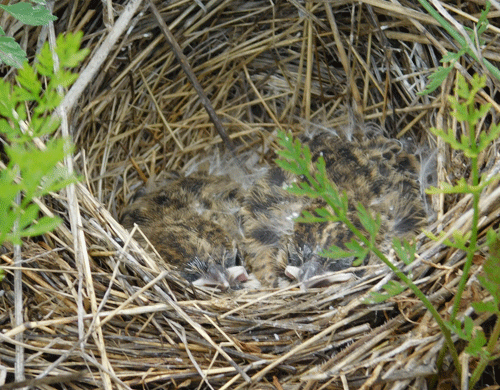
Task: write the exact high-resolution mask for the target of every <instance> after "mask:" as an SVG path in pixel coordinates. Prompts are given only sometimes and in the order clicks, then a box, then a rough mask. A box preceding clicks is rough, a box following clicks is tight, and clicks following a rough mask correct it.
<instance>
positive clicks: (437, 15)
mask: <svg viewBox="0 0 500 390" xmlns="http://www.w3.org/2000/svg"><path fill="white" fill-rule="evenodd" d="M418 2H419V3H420V4H421V5H422V7H424V8H425V10H426V11H427V12H428V13H429V14H430V15H431V16H432V17H433V18H434V19H436V20H437V21H438V23H439V24H440V25H441V26H442V27H443V28H444V29H445V30H446V31H447V32H448V34H450V35H451V36H452V37H453V39H455V40H456V41H457V42H458V43H459V44H460V46H461V47H462V48H465V49H466V50H467V54H469V55H470V56H471V57H472V58H474V60H476V61H477V62H482V63H483V64H484V66H485V67H486V68H487V69H488V70H489V71H490V72H491V74H492V75H493V76H495V77H496V78H497V79H498V80H500V70H499V69H498V68H497V67H495V66H494V65H493V64H492V63H491V62H489V61H488V60H487V59H486V58H482V61H480V60H479V58H477V56H476V54H474V51H473V50H471V49H470V48H469V46H468V44H467V41H466V40H465V39H464V37H463V36H462V35H461V34H460V33H459V32H458V31H457V30H455V29H454V28H453V26H452V25H451V24H450V23H448V21H447V20H446V19H445V18H443V17H442V16H441V14H440V13H439V12H438V11H437V10H436V9H435V8H434V7H433V6H432V5H430V4H429V3H428V2H427V0H418Z"/></svg>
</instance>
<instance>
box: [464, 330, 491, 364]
mask: <svg viewBox="0 0 500 390" xmlns="http://www.w3.org/2000/svg"><path fill="white" fill-rule="evenodd" d="M486 342H487V340H486V337H485V336H484V332H483V331H482V330H477V331H476V332H475V335H474V337H472V339H471V340H470V341H469V344H468V345H467V347H466V348H465V352H466V353H468V354H469V355H471V356H474V357H478V356H479V355H480V354H481V353H483V354H484V353H487V352H486V351H485V350H483V347H484V346H485V345H486Z"/></svg>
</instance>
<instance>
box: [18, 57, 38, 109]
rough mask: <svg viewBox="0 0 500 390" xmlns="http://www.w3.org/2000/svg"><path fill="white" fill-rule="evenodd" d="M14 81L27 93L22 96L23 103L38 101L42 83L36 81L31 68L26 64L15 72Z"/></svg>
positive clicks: (36, 77)
mask: <svg viewBox="0 0 500 390" xmlns="http://www.w3.org/2000/svg"><path fill="white" fill-rule="evenodd" d="M16 80H17V81H18V82H19V84H20V85H21V87H23V88H24V90H25V91H27V92H28V93H29V94H25V95H24V96H23V100H24V101H30V100H37V101H38V100H39V97H40V92H41V91H42V83H41V82H40V80H39V79H38V76H37V74H36V73H35V71H34V70H33V68H32V67H31V66H30V65H29V64H28V63H27V62H26V63H25V64H24V66H23V67H22V68H21V69H19V71H18V72H17V78H16Z"/></svg>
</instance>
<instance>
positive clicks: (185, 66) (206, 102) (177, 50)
mask: <svg viewBox="0 0 500 390" xmlns="http://www.w3.org/2000/svg"><path fill="white" fill-rule="evenodd" d="M149 7H150V8H151V11H153V14H154V16H155V17H156V20H157V21H158V25H159V26H160V29H161V31H162V32H163V35H165V38H166V39H167V42H168V44H169V45H170V47H171V48H172V51H173V52H174V55H175V57H176V58H177V61H179V63H180V65H181V67H182V70H183V71H184V72H185V73H186V76H187V77H188V79H189V81H190V82H191V84H192V86H193V88H194V89H195V91H196V93H197V94H198V96H199V98H200V101H201V104H202V105H203V107H204V108H205V110H206V111H207V114H208V116H209V117H210V120H211V121H212V123H213V124H214V126H215V129H216V130H217V132H218V133H219V135H220V137H221V138H222V140H223V141H224V143H225V144H226V146H227V147H228V148H229V150H230V151H231V152H233V153H234V146H233V143H232V142H231V140H230V139H229V137H228V135H227V133H226V130H224V127H223V126H222V123H221V121H220V119H219V117H218V116H217V114H216V112H215V110H214V108H213V107H212V103H211V102H210V99H208V96H207V95H206V94H205V91H203V88H202V86H201V84H200V82H199V81H198V79H197V78H196V75H195V74H194V72H193V70H192V69H191V66H190V65H189V62H188V59H187V57H186V56H185V55H184V53H183V52H182V49H181V47H180V46H179V44H178V43H177V41H176V40H175V37H174V36H173V34H172V33H171V32H170V29H169V28H168V26H167V24H166V23H165V22H164V20H163V19H162V17H161V15H160V12H159V11H158V9H157V8H156V7H155V5H154V4H153V2H152V1H151V0H149Z"/></svg>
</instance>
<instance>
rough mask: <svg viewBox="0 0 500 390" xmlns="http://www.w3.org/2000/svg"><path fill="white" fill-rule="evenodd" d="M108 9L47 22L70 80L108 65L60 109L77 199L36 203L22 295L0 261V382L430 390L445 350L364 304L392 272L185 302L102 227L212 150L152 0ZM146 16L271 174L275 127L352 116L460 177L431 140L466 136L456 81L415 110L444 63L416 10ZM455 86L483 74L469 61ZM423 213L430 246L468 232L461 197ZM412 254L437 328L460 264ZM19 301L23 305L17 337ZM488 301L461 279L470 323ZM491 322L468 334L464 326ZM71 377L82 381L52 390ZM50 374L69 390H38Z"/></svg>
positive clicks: (495, 214) (452, 158)
mask: <svg viewBox="0 0 500 390" xmlns="http://www.w3.org/2000/svg"><path fill="white" fill-rule="evenodd" d="M103 3H104V4H107V5H110V6H111V2H97V1H90V0H86V1H74V2H71V1H69V2H67V1H60V2H57V6H56V9H55V13H56V14H57V15H58V17H59V20H58V21H57V22H56V24H55V29H56V31H57V32H61V31H74V30H77V29H83V31H84V32H85V37H84V45H85V46H86V47H88V48H90V49H91V55H90V56H89V58H88V60H87V62H86V64H84V65H83V67H82V70H84V69H86V71H88V70H89V69H91V68H92V67H93V66H94V65H93V62H92V61H96V60H97V59H98V58H103V59H104V62H103V64H102V66H100V67H99V68H98V71H97V73H96V74H95V75H94V76H92V77H91V79H90V80H91V82H90V83H89V84H88V85H85V87H86V88H85V89H84V91H83V92H82V93H81V95H79V94H78V93H76V92H74V90H73V91H71V92H70V97H71V99H78V100H77V104H76V103H75V101H76V100H70V99H68V100H67V101H66V104H67V106H66V107H67V109H68V112H71V115H70V116H69V125H70V128H71V131H72V135H73V138H74V140H75V142H76V144H77V148H78V153H77V155H76V156H75V158H74V164H75V167H76V169H77V170H78V172H80V173H81V174H82V175H83V176H84V180H83V182H82V183H81V184H79V185H77V186H75V188H74V189H73V191H74V195H72V193H71V192H70V193H69V194H70V195H68V196H67V195H65V194H61V195H54V196H53V197H52V198H50V199H46V200H45V205H46V209H45V210H46V212H47V213H49V212H53V213H57V214H59V215H61V216H63V218H64V219H65V221H66V223H65V224H64V225H63V226H61V227H60V228H59V229H57V230H56V231H55V232H54V233H53V234H49V235H47V236H46V237H45V238H44V240H42V241H38V242H31V241H30V242H27V243H26V244H25V245H24V246H23V248H22V249H23V253H22V259H23V260H22V266H23V268H22V277H23V289H22V291H21V290H18V289H14V287H13V286H14V284H13V272H14V269H15V268H16V267H14V256H13V254H12V252H11V251H10V250H9V249H8V248H6V249H7V250H5V251H4V252H3V254H2V255H1V259H2V262H1V264H2V267H3V268H4V269H5V270H6V272H7V277H6V279H5V280H4V282H3V283H2V288H3V289H4V290H5V293H4V295H3V296H1V297H0V324H1V325H0V326H1V327H2V330H3V331H2V332H1V333H0V338H1V340H2V347H1V348H0V377H1V376H2V373H5V374H7V375H8V376H7V382H12V381H13V378H14V376H13V372H14V361H15V358H16V356H18V357H19V354H20V353H21V352H22V351H24V358H25V362H24V366H25V372H26V377H27V378H35V377H36V378H37V380H40V381H42V382H37V383H38V384H37V385H36V386H35V387H37V388H43V389H53V388H54V389H55V388H68V389H90V388H104V389H111V388H117V389H128V388H148V389H153V388H169V389H170V388H182V387H184V388H193V389H195V388H213V389H235V388H236V389H239V388H255V389H267V388H269V389H299V388H300V389H302V388H303V389H337V388H338V389H352V388H363V389H405V388H424V382H425V380H426V379H427V378H428V377H429V376H430V375H431V374H432V373H433V370H434V363H435V359H436V356H437V353H438V351H439V349H440V348H441V346H442V344H443V339H442V338H441V336H440V333H439V329H438V328H437V326H436V325H435V323H434V321H433V320H432V318H431V317H430V316H429V315H428V314H427V313H426V312H425V310H424V309H423V306H422V305H421V303H420V302H419V301H418V300H416V299H415V298H414V297H413V295H411V294H409V293H405V294H402V295H400V296H398V297H396V298H394V299H392V300H390V301H389V302H386V303H384V304H380V305H365V304H364V303H363V302H362V301H363V299H364V298H365V297H366V296H367V294H369V292H370V291H374V290H380V287H381V285H382V284H383V283H385V282H387V281H388V280H389V279H390V278H391V275H388V272H387V270H386V269H384V268H382V267H380V268H379V269H372V270H370V272H367V273H366V276H364V277H363V278H361V279H360V280H357V281H355V282H350V283H349V284H347V285H341V286H333V287H330V288H328V289H322V290H317V291H310V292H307V293H304V292H301V291H299V290H298V289H297V288H291V289H287V290H279V291H277V290H263V291H258V292H249V291H240V292H235V293H234V292H233V293H214V292H211V291H208V290H194V289H193V288H192V287H191V286H189V285H187V284H186V282H185V281H184V280H182V279H179V278H177V277H176V276H175V274H174V273H171V272H166V271H164V270H162V269H159V268H158V265H157V263H156V262H155V261H154V259H153V258H152V257H151V256H149V255H148V254H147V253H145V252H144V251H143V250H142V249H141V248H139V247H138V246H137V244H136V243H135V242H134V241H133V240H130V238H129V235H128V233H127V232H126V231H125V230H124V229H123V228H122V227H121V226H120V225H119V224H118V223H117V222H116V219H117V217H118V215H119V212H120V209H121V208H122V206H123V205H124V204H126V203H127V201H128V200H129V198H130V196H131V194H132V193H133V192H134V190H135V189H136V188H138V187H139V186H140V185H142V184H143V182H144V181H145V180H147V179H149V178H155V177H157V176H158V175H160V174H161V172H163V171H165V170H182V169H183V167H185V166H186V165H189V164H190V163H192V161H193V159H194V158H199V156H206V155H207V154H210V153H212V152H213V148H214V145H215V146H217V147H222V146H223V145H222V142H221V138H220V137H219V136H218V135H217V133H216V130H215V128H214V125H213V124H212V123H211V121H210V120H209V116H208V114H207V113H206V111H205V110H204V109H203V106H202V105H201V103H200V99H199V96H198V94H197V93H196V91H195V90H194V88H193V87H192V86H191V84H190V83H189V82H188V79H187V77H186V73H185V72H184V71H183V70H182V69H181V68H180V66H179V63H178V62H177V61H176V59H175V56H174V53H173V51H172V50H171V49H170V47H169V46H168V45H167V44H166V41H165V38H164V36H163V35H162V34H161V32H160V30H159V28H158V25H157V22H156V19H155V17H154V15H153V14H152V12H151V11H150V10H149V8H148V7H147V6H146V5H147V2H144V4H141V5H140V6H139V8H138V10H139V11H140V13H134V14H133V18H132V19H131V20H130V21H125V22H123V21H122V20H119V19H118V17H117V16H119V15H120V14H121V13H122V11H123V5H118V4H117V3H118V2H114V3H113V4H112V7H114V12H109V10H108V9H105V10H104V11H103V9H102V7H103ZM128 3H130V4H133V3H140V2H138V1H135V2H134V1H130V2H128ZM461 3H462V2H458V1H456V2H455V1H452V2H446V4H443V6H446V8H447V10H448V11H449V12H450V13H451V14H452V15H453V17H454V18H455V19H456V20H457V21H459V22H460V23H463V24H465V25H468V26H471V21H474V18H477V17H478V13H479V11H480V8H479V7H480V5H476V2H473V1H471V2H465V3H464V4H463V5H462V6H459V4H461ZM478 3H481V2H479V1H478ZM155 4H156V5H157V7H158V9H159V10H160V12H161V15H162V17H163V19H164V20H165V22H166V23H167V24H168V26H169V27H170V29H171V31H172V32H173V34H174V35H175V39H176V41H177V42H178V44H179V45H180V46H181V48H182V49H183V52H184V54H185V55H186V57H187V59H188V62H189V64H190V65H191V67H192V69H193V71H194V73H195V74H196V75H197V77H198V80H199V81H200V83H201V85H202V87H203V89H204V91H205V92H206V94H207V95H208V97H209V99H210V101H211V103H212V105H213V106H214V108H215V110H216V112H217V114H218V116H219V118H220V120H221V122H222V123H223V126H224V128H225V130H226V132H227V134H228V135H229V137H230V139H231V140H232V142H233V143H234V144H235V145H238V147H239V150H240V151H245V150H253V151H256V152H258V153H259V154H260V156H261V159H262V161H265V160H270V158H271V157H272V153H271V150H272V148H273V147H274V146H275V140H276V138H275V135H276V132H275V130H276V129H278V128H281V129H290V130H292V131H294V132H300V131H302V130H303V129H304V128H307V127H308V126H309V125H311V124H321V125H323V126H329V127H339V126H345V125H346V124H348V123H349V121H350V120H352V118H353V117H354V118H356V120H361V121H372V122H375V123H378V124H381V125H383V126H384V127H385V128H386V129H387V133H388V134H389V135H390V136H393V137H403V138H408V137H410V138H411V139H412V140H413V142H415V143H416V144H426V145H430V147H431V148H436V149H437V153H438V164H439V165H438V176H439V178H440V180H445V181H450V182H453V181H454V180H455V179H456V178H457V177H461V176H464V175H465V176H467V175H468V172H469V168H468V165H467V160H466V159H465V158H464V156H462V155H461V154H458V153H455V152H452V151H450V150H449V149H447V147H445V146H444V145H443V144H442V143H436V140H435V139H434V138H433V137H432V136H431V134H430V133H429V132H428V130H427V129H428V128H429V127H430V126H433V125H434V126H435V125H439V126H442V127H449V126H451V127H453V128H455V129H456V131H457V132H459V131H460V124H457V123H455V122H454V121H453V120H451V119H450V117H449V113H448V106H447V100H446V95H447V94H449V93H451V91H452V89H453V87H454V82H455V78H454V77H449V79H448V81H447V82H446V83H445V84H444V85H443V89H442V93H441V94H439V93H435V94H434V95H433V96H419V95H417V93H418V92H419V91H422V90H423V89H424V87H425V85H426V82H427V76H428V75H429V74H430V73H431V72H432V71H433V70H434V69H435V68H436V67H437V66H438V65H439V62H438V60H439V58H441V56H442V54H443V53H444V52H445V50H448V49H450V50H454V46H453V43H452V42H451V41H450V40H449V38H448V36H446V35H444V34H443V32H442V30H441V29H440V28H439V27H438V26H437V24H436V22H435V21H434V20H433V19H432V18H431V17H429V16H428V15H427V14H426V13H425V12H423V10H422V9H420V8H419V7H418V6H416V5H415V2H411V1H407V0H401V1H400V2H399V3H398V2H389V1H382V0H377V1H374V0H361V1H358V0H356V1H349V0H344V1H331V2H327V1H310V2H299V1H295V0H290V1H288V2H285V1H281V0H278V1H277V2H274V3H273V2H272V1H251V0H250V1H242V0H220V1H219V0H216V1H212V2H210V3H208V2H206V4H204V7H205V8H206V9H202V8H200V5H201V3H200V2H198V3H197V2H195V1H183V0H174V1H171V2H159V1H155ZM494 15H495V16H498V11H494ZM2 18H3V19H1V20H2V22H1V23H2V26H6V27H4V29H5V30H6V32H7V33H8V34H11V35H15V36H16V37H18V38H19V41H20V40H21V37H23V39H24V41H23V42H24V43H25V44H26V47H27V48H28V53H30V50H31V54H33V51H34V48H35V47H37V41H36V39H37V37H38V33H40V30H41V32H42V34H40V36H41V37H42V38H40V39H42V40H43V37H44V34H43V32H44V31H45V30H44V29H42V28H31V29H29V30H24V29H20V28H19V26H16V25H15V24H12V20H11V19H9V18H7V17H6V16H5V15H4V16H3V17H2ZM122 22H123V24H122V27H123V29H125V34H122V35H121V36H120V37H119V39H118V41H117V43H116V44H111V45H110V44H109V43H108V41H107V39H109V36H110V35H111V33H112V32H114V31H116V30H118V29H119V28H120V23H122ZM9 23H10V24H9ZM499 25H500V24H499V23H498V18H495V19H491V26H490V28H489V29H488V30H487V32H486V33H485V36H484V38H485V40H486V42H485V43H486V46H485V49H484V50H483V52H482V53H483V56H484V57H486V58H488V59H490V60H491V61H493V62H498V61H500V58H499V54H498V53H500V50H499V49H500V48H499V42H498V40H497V39H496V37H497V35H498V32H499V27H498V26H499ZM99 50H100V51H99ZM456 71H457V72H462V73H463V74H465V75H467V74H472V73H473V72H476V71H481V69H480V68H479V66H478V65H477V64H476V63H473V62H467V61H466V60H463V61H462V62H461V63H460V66H459V67H458V69H457V70H456ZM452 75H453V73H452ZM497 88H498V82H494V81H493V80H491V79H489V80H488V88H487V90H485V91H484V92H483V93H482V95H481V97H480V98H478V102H480V103H483V102H486V101H488V102H491V103H492V104H493V108H492V112H491V117H490V118H489V119H488V120H491V121H493V122H495V123H498V122H499V119H498V113H499V112H500V110H499V106H498V104H496V103H495V100H494V99H495V97H497V96H498V89H497ZM347 107H349V109H346V108H347ZM70 110H71V111H70ZM498 159H499V152H498V145H495V146H494V147H492V148H491V150H490V151H489V152H488V154H487V155H485V156H484V160H483V164H482V169H483V170H484V171H485V172H491V173H498V170H499V169H500V162H499V160H498ZM433 202H434V207H435V208H436V211H437V212H438V215H439V220H438V223H435V224H434V225H432V226H431V227H430V230H432V231H434V232H436V231H438V230H441V229H446V230H454V229H465V228H467V227H468V225H469V224H470V210H469V209H470V199H469V198H464V199H458V198H452V197H449V198H442V199H440V198H436V199H433ZM468 210H469V211H468ZM468 213H469V214H468ZM481 213H482V214H481V219H480V227H481V231H482V232H483V235H484V232H485V231H486V230H487V229H488V228H490V227H492V226H498V223H499V222H500V217H499V215H500V191H499V188H498V185H493V186H491V187H490V190H488V192H487V193H486V194H485V196H484V198H483V203H482V205H481ZM118 238H119V239H121V241H122V243H120V244H118V243H117V241H119V240H117V239H118ZM418 240H419V243H420V249H419V251H418V258H417V261H416V262H415V264H414V265H412V272H413V274H414V276H415V278H416V279H417V281H418V284H419V286H420V288H421V289H422V290H423V291H424V292H425V293H426V294H427V295H428V296H429V297H430V299H431V301H432V302H433V303H434V304H435V306H436V307H437V308H438V309H439V311H440V312H441V313H442V315H443V316H446V315H447V314H446V312H447V310H448V307H449V302H450V300H451V298H452V296H453V294H454V291H455V288H456V285H457V283H458V279H459V277H460V269H461V266H462V265H463V262H464V254H463V253H461V252H458V251H450V250H445V249H444V248H443V247H442V246H440V245H437V244H436V243H434V242H429V240H428V239H427V238H425V236H423V235H420V236H419V237H418ZM123 243H124V245H122V244H123ZM482 261H483V254H482V253H479V254H478V255H477V258H476V261H475V264H474V266H473V270H472V272H473V273H474V274H476V273H478V272H481V267H480V266H481V264H482ZM21 294H22V295H21ZM16 296H17V299H22V301H23V305H24V312H23V315H24V318H23V319H22V320H21V321H20V322H17V324H18V325H16V321H15V319H14V314H13V313H14V309H13V307H14V299H15V297H16ZM483 296H484V292H483V291H482V290H481V288H480V286H479V284H478V283H477V281H476V279H475V278H472V279H471V283H470V285H469V288H468V290H467V294H466V296H465V297H464V310H465V308H466V307H467V306H468V305H467V304H468V303H470V302H471V301H472V300H477V299H481V298H482V297H483ZM463 314H464V312H463V311H462V315H463ZM468 314H470V313H468ZM487 320H488V316H486V315H479V316H477V317H475V322H476V323H477V324H483V323H484V322H485V321H487ZM19 324H22V325H19ZM447 364H450V362H447ZM70 374H74V375H76V377H75V376H73V377H69V378H64V377H62V375H70ZM53 376H58V377H57V378H56V379H55V381H56V382H61V381H64V380H66V381H67V383H66V384H65V385H61V384H50V383H46V384H40V383H43V381H45V380H47V379H49V378H50V379H54V378H53ZM452 376H453V375H452V374H450V377H449V378H447V377H443V378H442V381H443V383H444V382H446V381H451V377H452ZM44 377H45V378H44ZM42 378H44V379H42ZM5 388H9V387H5Z"/></svg>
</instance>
